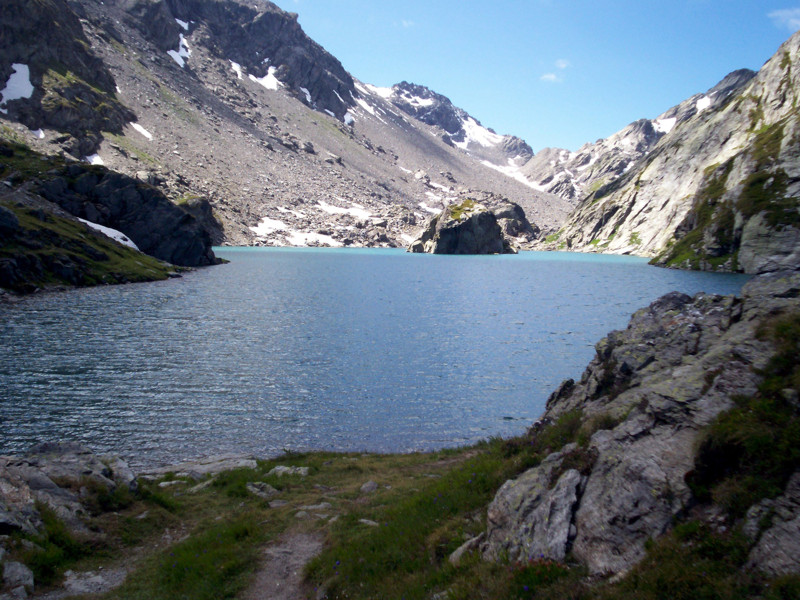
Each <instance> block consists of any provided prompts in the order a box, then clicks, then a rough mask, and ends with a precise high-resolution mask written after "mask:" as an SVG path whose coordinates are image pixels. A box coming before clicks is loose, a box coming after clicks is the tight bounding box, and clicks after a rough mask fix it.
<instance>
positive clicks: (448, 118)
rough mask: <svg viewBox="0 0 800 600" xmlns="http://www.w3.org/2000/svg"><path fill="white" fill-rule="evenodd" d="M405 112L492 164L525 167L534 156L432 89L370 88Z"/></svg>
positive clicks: (520, 143)
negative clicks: (510, 162)
mask: <svg viewBox="0 0 800 600" xmlns="http://www.w3.org/2000/svg"><path fill="white" fill-rule="evenodd" d="M371 89H372V90H373V91H374V93H377V94H378V95H380V96H382V97H383V98H384V99H386V100H388V101H389V102H391V103H392V104H394V105H395V106H396V107H397V108H399V109H400V110H402V111H403V112H404V113H406V114H408V115H410V116H412V117H414V118H415V119H417V120H419V121H422V122H423V123H426V124H428V125H431V126H433V127H438V128H439V129H441V130H442V131H443V132H444V133H443V135H442V139H443V140H444V141H445V142H446V143H448V144H450V145H451V146H456V147H458V148H460V149H462V150H464V151H466V152H469V153H470V154H475V155H477V156H478V157H480V158H485V159H487V160H489V161H490V162H494V163H502V164H505V163H506V162H507V160H509V159H512V160H513V161H514V162H515V163H516V164H517V165H522V164H524V163H525V162H527V161H528V160H529V159H530V158H531V157H532V156H533V150H531V148H530V146H528V144H526V143H525V141H524V140H521V139H519V138H517V137H514V136H510V135H499V134H497V133H495V132H494V131H492V130H491V129H489V128H486V127H484V126H483V125H481V122H480V121H478V120H477V119H476V118H474V117H472V116H471V115H469V114H468V113H467V112H466V111H465V110H463V109H461V108H458V107H457V106H454V105H453V103H452V102H451V101H450V99H449V98H447V97H446V96H443V95H441V94H437V93H436V92H434V91H433V90H431V89H429V88H427V87H425V86H423V85H417V84H414V83H408V82H406V81H403V82H401V83H398V84H396V85H394V86H392V87H391V88H375V87H372V88H371Z"/></svg>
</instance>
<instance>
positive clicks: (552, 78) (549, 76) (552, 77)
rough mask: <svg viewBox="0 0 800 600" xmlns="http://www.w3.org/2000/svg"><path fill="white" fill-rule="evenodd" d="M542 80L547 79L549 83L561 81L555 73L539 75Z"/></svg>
mask: <svg viewBox="0 0 800 600" xmlns="http://www.w3.org/2000/svg"><path fill="white" fill-rule="evenodd" d="M539 79H541V80H542V81H547V82H549V83H558V82H560V81H562V79H561V77H559V76H558V75H556V74H555V73H545V74H544V75H542V76H541V77H539Z"/></svg>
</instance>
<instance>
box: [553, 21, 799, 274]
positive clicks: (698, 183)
mask: <svg viewBox="0 0 800 600" xmlns="http://www.w3.org/2000/svg"><path fill="white" fill-rule="evenodd" d="M738 73H741V72H738ZM738 73H734V74H732V76H731V82H732V84H733V85H732V86H729V89H730V93H729V94H727V95H724V94H723V93H722V91H723V90H724V89H725V87H724V86H723V84H725V83H726V80H727V78H726V80H723V83H722V84H720V85H721V86H723V88H722V89H720V90H719V91H720V93H718V94H717V95H715V96H714V97H713V98H710V99H709V100H705V98H708V96H705V97H703V98H701V99H700V100H698V101H697V103H696V104H695V110H694V111H692V110H689V111H687V112H686V113H682V112H681V111H680V107H678V110H677V111H676V112H675V113H674V114H673V116H672V117H668V118H670V119H672V118H674V119H675V123H674V125H673V126H672V127H671V128H669V131H667V132H665V133H664V135H663V136H662V137H661V139H659V140H658V141H657V142H656V143H655V144H654V145H653V146H652V148H651V149H650V150H649V152H648V153H647V154H645V155H643V156H641V157H640V158H638V160H636V161H635V162H634V163H633V164H632V165H629V166H628V167H626V169H627V170H626V171H625V172H624V173H623V174H622V175H620V176H619V177H618V178H617V179H615V180H613V181H611V182H609V183H605V184H601V185H599V187H598V188H597V189H595V190H593V191H591V193H589V194H588V195H587V196H586V197H585V199H583V200H582V202H581V203H580V205H579V206H578V207H577V208H576V210H575V211H574V212H573V214H572V215H571V216H570V218H569V220H568V222H567V224H566V226H565V227H564V228H563V230H561V231H560V232H559V233H558V234H557V235H552V236H550V238H549V242H550V247H553V246H555V247H563V248H567V249H572V250H578V251H596V250H601V251H605V252H611V253H618V254H638V255H643V256H650V257H655V262H656V263H657V264H661V265H664V266H671V267H681V268H694V269H704V270H724V271H743V272H745V273H760V272H768V271H775V270H778V269H781V268H794V267H796V266H797V265H798V262H799V261H800V214H799V213H798V209H799V208H800V204H799V203H798V197H800V195H799V194H800V170H799V166H800V163H799V162H798V155H800V135H799V134H798V133H799V132H798V128H799V127H800V123H799V121H798V108H797V102H798V83H800V34H795V35H793V36H792V37H791V38H789V40H788V41H786V42H785V43H784V44H783V45H782V46H781V47H780V49H779V50H778V52H777V53H776V54H775V55H774V56H773V57H772V58H771V59H769V60H768V61H767V62H766V63H765V64H764V66H763V67H762V68H761V69H760V70H759V72H758V73H757V74H756V75H755V76H753V77H752V78H749V77H747V76H746V74H744V75H739V74H738ZM745 80H746V83H744V85H740V84H739V83H738V82H739V81H745ZM716 98H719V99H717V100H715V99H716ZM698 108H702V110H698ZM662 123H663V121H662Z"/></svg>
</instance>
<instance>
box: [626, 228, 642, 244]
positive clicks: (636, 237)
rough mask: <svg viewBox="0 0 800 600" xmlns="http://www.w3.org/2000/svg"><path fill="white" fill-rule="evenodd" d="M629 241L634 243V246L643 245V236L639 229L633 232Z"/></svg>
mask: <svg viewBox="0 0 800 600" xmlns="http://www.w3.org/2000/svg"><path fill="white" fill-rule="evenodd" d="M628 241H629V242H630V243H631V244H633V245H634V246H641V245H642V236H641V235H639V232H638V231H634V232H632V233H631V235H630V237H629V238H628Z"/></svg>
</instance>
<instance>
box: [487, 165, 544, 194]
mask: <svg viewBox="0 0 800 600" xmlns="http://www.w3.org/2000/svg"><path fill="white" fill-rule="evenodd" d="M481 164H482V165H483V166H485V167H489V168H490V169H494V170H495V171H498V172H500V173H502V174H503V175H505V176H506V177H511V179H516V180H517V181H519V182H520V183H522V184H524V185H527V186H528V187H529V188H532V189H534V190H538V191H540V192H546V191H547V189H546V188H545V187H544V186H541V185H537V184H535V183H533V182H532V181H530V180H529V179H528V178H527V177H525V175H523V174H522V173H520V172H519V167H517V166H516V165H508V166H507V167H504V166H502V165H496V164H494V163H491V162H489V161H488V160H482V161H481ZM553 166H555V165H553Z"/></svg>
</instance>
